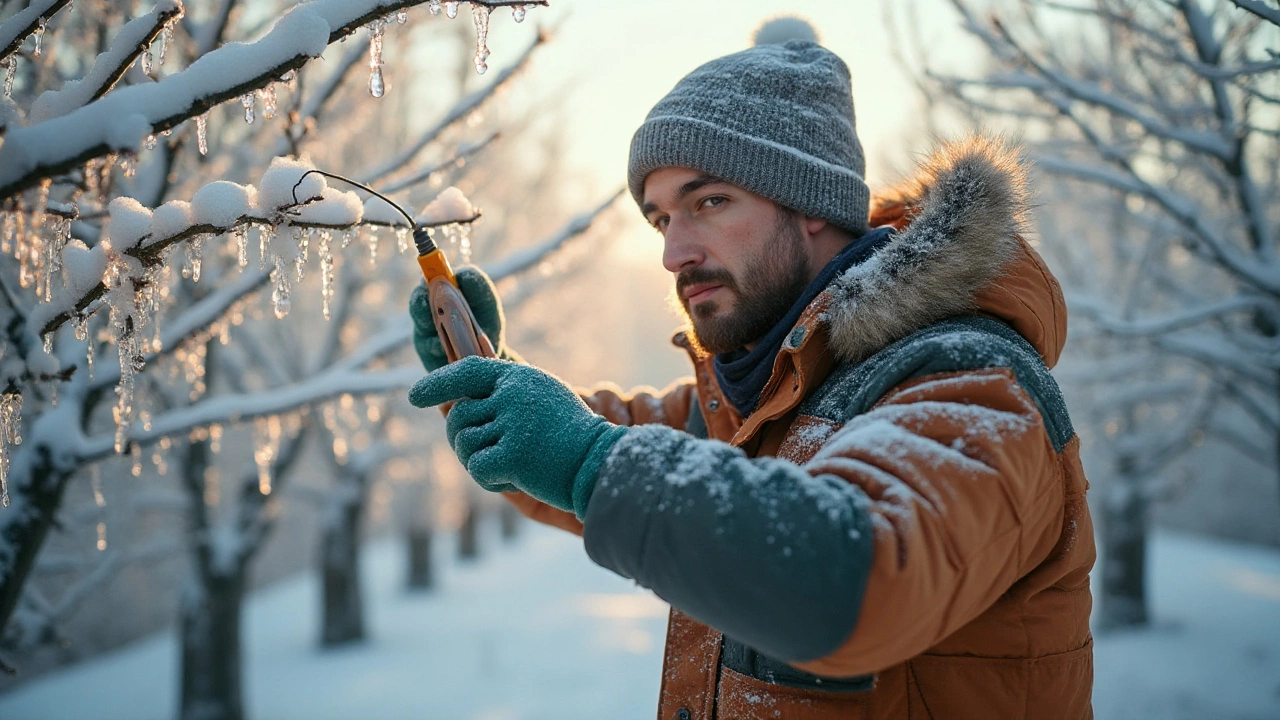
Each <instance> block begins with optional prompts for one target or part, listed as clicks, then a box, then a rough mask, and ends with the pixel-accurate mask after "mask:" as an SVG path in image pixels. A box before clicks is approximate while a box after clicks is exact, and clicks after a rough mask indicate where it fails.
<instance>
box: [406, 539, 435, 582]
mask: <svg viewBox="0 0 1280 720" xmlns="http://www.w3.org/2000/svg"><path fill="white" fill-rule="evenodd" d="M407 537H408V541H409V542H408V546H409V547H408V550H409V555H408V557H409V572H408V580H407V582H406V583H405V584H406V586H407V587H408V588H409V589H410V590H430V589H431V588H432V587H434V586H435V574H434V569H433V567H432V565H431V527H430V526H413V527H411V528H409V532H408V535H407Z"/></svg>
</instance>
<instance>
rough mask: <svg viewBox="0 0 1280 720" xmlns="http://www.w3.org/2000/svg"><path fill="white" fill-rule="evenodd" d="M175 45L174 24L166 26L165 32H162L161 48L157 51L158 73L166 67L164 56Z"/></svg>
mask: <svg viewBox="0 0 1280 720" xmlns="http://www.w3.org/2000/svg"><path fill="white" fill-rule="evenodd" d="M172 43H173V23H169V24H167V25H165V26H164V30H161V31H160V47H159V48H158V49H157V50H156V72H157V73H158V72H160V68H161V67H162V66H163V65H164V55H165V53H166V52H168V50H169V45H170V44H172Z"/></svg>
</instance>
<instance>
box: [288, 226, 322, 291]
mask: <svg viewBox="0 0 1280 720" xmlns="http://www.w3.org/2000/svg"><path fill="white" fill-rule="evenodd" d="M313 232H315V231H314V230H310V229H309V230H307V231H306V232H303V231H302V228H297V230H296V233H295V235H294V239H295V240H297V242H298V254H297V256H295V257H294V259H293V265H294V269H295V271H296V274H297V276H298V282H302V278H303V277H305V276H306V273H307V257H308V256H309V255H310V254H311V234H312V233H313ZM320 234H321V235H322V236H323V235H328V234H329V231H328V230H322V231H320Z"/></svg>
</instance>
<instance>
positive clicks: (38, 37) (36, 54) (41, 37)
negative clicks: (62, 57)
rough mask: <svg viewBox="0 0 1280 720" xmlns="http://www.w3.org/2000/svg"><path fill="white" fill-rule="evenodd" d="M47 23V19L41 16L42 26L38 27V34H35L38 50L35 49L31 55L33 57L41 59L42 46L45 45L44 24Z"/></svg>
mask: <svg viewBox="0 0 1280 720" xmlns="http://www.w3.org/2000/svg"><path fill="white" fill-rule="evenodd" d="M45 22H46V20H45V18H44V17H43V16H41V17H40V24H39V25H38V26H37V27H36V32H35V35H34V37H35V39H36V48H35V51H34V52H32V53H31V55H32V57H40V46H41V45H42V44H44V24H45Z"/></svg>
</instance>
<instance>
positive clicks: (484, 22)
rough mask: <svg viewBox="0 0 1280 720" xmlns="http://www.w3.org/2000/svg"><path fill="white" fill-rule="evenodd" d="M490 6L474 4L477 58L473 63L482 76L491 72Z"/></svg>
mask: <svg viewBox="0 0 1280 720" xmlns="http://www.w3.org/2000/svg"><path fill="white" fill-rule="evenodd" d="M490 12H491V11H490V9H489V6H488V5H480V4H476V3H472V5H471V22H472V23H473V24H474V25H475V26H476V56H475V59H474V60H473V62H474V63H475V66H476V72H478V73H480V74H481V75H483V74H485V72H487V71H488V70H489V63H488V62H487V61H488V59H489V13H490Z"/></svg>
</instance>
